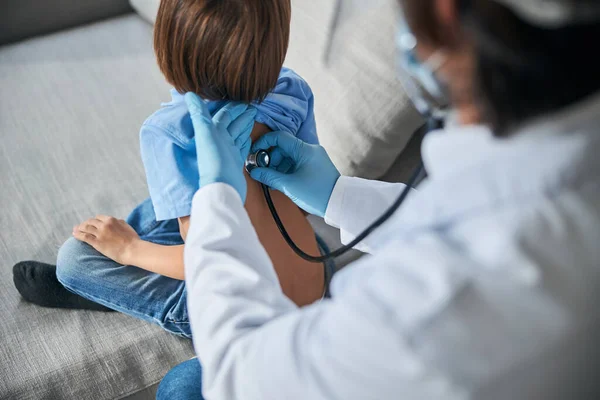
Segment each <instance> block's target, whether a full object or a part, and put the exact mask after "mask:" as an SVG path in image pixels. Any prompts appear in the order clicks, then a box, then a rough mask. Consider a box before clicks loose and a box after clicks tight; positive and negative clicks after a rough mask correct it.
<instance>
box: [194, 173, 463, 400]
mask: <svg viewBox="0 0 600 400" xmlns="http://www.w3.org/2000/svg"><path fill="white" fill-rule="evenodd" d="M191 218H192V222H191V227H190V230H189V233H188V240H187V242H186V247H185V272H186V285H187V290H188V293H187V296H188V313H189V317H190V322H191V328H192V335H193V338H194V346H195V350H196V353H197V355H198V357H199V360H200V363H201V365H202V371H203V372H202V385H203V393H204V396H205V398H209V399H214V400H218V399H236V400H265V399H287V400H293V399H302V400H304V399H312V400H321V399H322V400H325V399H326V400H337V399H339V400H342V399H343V400H353V399H356V400H358V399H367V398H369V399H379V398H381V399H383V398H397V397H398V396H401V397H402V396H404V395H406V398H438V397H439V393H437V392H436V391H437V390H439V380H438V378H436V377H435V376H432V375H429V373H428V372H427V371H423V367H422V366H421V365H420V363H419V361H418V359H417V357H416V355H415V354H414V351H413V350H412V349H411V348H410V346H409V345H408V344H407V343H405V342H404V341H403V340H400V339H401V338H400V337H399V336H398V334H397V333H396V332H395V331H394V329H393V327H392V326H391V325H390V315H392V314H390V312H391V311H392V310H394V309H395V308H394V307H396V308H397V306H398V305H397V304H394V307H388V306H383V305H382V304H380V303H382V302H383V303H385V302H386V301H385V296H379V295H378V293H379V292H378V291H377V290H374V288H373V287H366V288H365V287H356V290H347V291H346V292H347V293H346V294H345V295H342V296H340V298H336V299H335V300H324V301H322V302H320V303H318V304H313V305H311V306H308V307H304V308H302V309H298V308H297V307H296V306H295V305H294V304H293V303H292V302H291V301H290V300H289V299H288V298H286V297H285V295H284V294H283V292H282V290H281V288H280V287H279V284H278V281H277V276H276V274H275V272H274V269H273V266H272V264H271V262H270V260H269V258H268V256H267V253H266V252H265V250H264V249H263V247H262V246H261V245H260V243H259V241H258V238H257V235H256V233H255V231H254V228H253V226H252V225H251V223H250V220H249V218H248V216H247V213H246V211H245V210H244V208H243V205H242V202H241V201H240V197H239V195H238V194H237V193H236V192H235V190H234V189H233V188H231V187H230V186H228V185H225V184H213V185H208V186H206V187H204V188H202V189H200V190H199V191H198V193H197V194H196V195H195V198H194V201H193V208H192V216H191ZM384 270H385V271H387V269H384ZM384 281H387V280H386V279H384ZM360 282H363V283H365V281H364V280H360ZM365 291H366V292H365ZM409 292H410V291H409ZM394 293H396V291H395V290H394ZM409 304H414V303H412V302H411V303H409ZM392 325H393V324H392ZM198 379H200V377H199V378H198ZM446 398H453V397H452V396H450V397H446Z"/></svg>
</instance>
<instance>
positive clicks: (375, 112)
mask: <svg viewBox="0 0 600 400" xmlns="http://www.w3.org/2000/svg"><path fill="white" fill-rule="evenodd" d="M383 3H385V2H383ZM135 5H136V8H137V9H138V10H142V9H143V10H144V11H143V12H142V14H143V15H145V17H146V19H143V18H141V17H140V16H139V15H138V14H136V13H134V12H133V9H132V8H131V7H130V5H129V4H128V2H127V1H125V0H96V1H94V2H81V1H79V0H45V1H41V0H27V1H19V0H8V1H4V2H3V5H2V11H0V27H2V28H1V31H0V45H1V46H0V88H1V89H2V95H1V97H0V179H1V187H2V190H1V191H0V226H1V227H2V230H0V319H1V320H2V323H1V324H0V399H121V398H131V399H133V398H139V399H143V398H153V396H154V390H155V387H156V384H157V382H159V381H160V379H161V378H162V377H163V376H164V374H165V373H166V372H167V371H168V370H169V369H170V368H171V367H173V366H174V365H176V364H177V363H179V362H181V361H183V360H186V359H188V358H190V357H192V356H193V351H192V346H191V343H190V341H189V340H185V339H181V338H178V337H175V336H172V335H169V334H167V333H165V332H163V331H162V330H161V329H160V328H158V327H157V326H153V325H150V324H147V323H144V322H141V321H138V320H135V319H133V318H131V317H127V316H125V315H119V314H116V313H110V314H106V313H98V312H96V313H94V312H83V311H65V310H54V309H44V308H39V307H35V306H32V305H30V304H27V303H25V302H23V301H22V300H21V299H20V297H19V295H18V293H17V291H16V290H15V289H14V286H13V283H12V273H11V267H12V265H13V264H15V263H16V262H18V261H21V260H25V259H36V260H40V261H45V262H50V263H52V262H54V261H55V258H56V253H57V249H58V247H59V246H60V245H61V243H62V242H63V241H64V240H65V239H66V238H67V237H69V235H70V232H71V227H72V226H73V225H74V224H75V223H77V222H80V221H81V220H83V219H84V218H87V217H89V216H92V215H95V214H97V213H105V214H110V215H115V216H121V217H124V216H125V215H127V213H128V212H129V211H130V210H131V209H132V208H133V207H134V206H135V205H136V204H137V203H138V202H140V201H141V200H143V199H144V198H145V197H147V195H148V194H147V188H146V182H145V178H144V171H143V168H142V165H141V161H140V157H139V148H138V130H139V127H140V125H141V123H142V122H143V120H144V119H145V118H146V117H147V116H148V115H149V114H150V113H152V112H153V111H154V110H155V109H157V108H158V107H159V106H160V103H161V102H162V101H165V100H168V97H169V86H168V85H167V84H166V82H165V81H164V79H163V77H162V76H161V74H160V73H159V71H158V68H157V67H156V65H155V62H154V55H153V52H152V47H151V43H152V37H151V32H152V27H151V24H150V23H149V21H148V20H151V19H152V18H151V17H152V12H151V11H148V10H152V9H153V7H155V6H156V1H155V0H154V1H137V2H135ZM388 5H389V4H388ZM382 7H383V6H382ZM333 9H334V1H333V0H331V1H323V0H297V1H294V21H293V32H292V43H291V49H290V54H289V57H288V60H287V62H286V64H287V65H288V66H290V67H292V68H294V69H296V70H297V71H298V72H299V73H300V74H302V75H303V76H304V77H305V78H306V79H307V80H308V82H309V83H311V85H312V86H313V90H314V91H315V95H316V99H317V100H316V102H317V104H316V114H317V122H318V126H319V135H320V137H321V140H322V142H323V144H324V145H325V146H326V147H327V149H328V151H330V152H331V154H332V156H333V158H334V161H335V162H336V164H338V167H339V168H340V169H341V170H342V171H343V172H344V173H346V174H351V175H356V176H364V177H369V178H376V177H382V176H383V177H384V178H385V179H388V180H403V179H405V178H406V174H407V171H408V170H409V169H410V168H411V167H412V166H413V165H414V164H415V163H416V161H417V160H418V158H419V156H418V147H419V138H418V136H415V137H413V135H412V133H413V132H414V131H415V129H416V128H418V127H419V126H420V125H421V124H422V121H421V120H420V118H419V117H418V115H417V114H416V112H415V111H414V110H413V109H412V107H410V106H409V105H408V102H407V99H406V98H405V97H404V96H403V94H402V88H401V87H400V86H399V84H398V83H397V82H394V81H390V78H389V76H391V75H393V70H394V67H393V64H392V60H393V54H392V50H391V49H392V46H391V41H390V42H389V43H390V45H382V44H381V43H383V42H385V43H388V42H386V41H385V40H384V38H390V37H391V34H392V29H391V27H392V26H393V18H392V16H391V15H389V14H390V13H389V12H388V10H387V9H386V8H385V7H384V8H375V9H374V10H372V12H371V13H369V14H368V15H365V16H364V18H362V19H361V20H362V23H363V24H364V26H363V24H361V25H360V26H357V27H353V30H352V32H349V31H347V32H345V33H344V35H346V36H347V40H346V41H344V40H342V41H341V42H340V43H341V44H340V46H339V47H338V49H337V51H338V53H339V55H337V56H336V57H335V58H334V60H333V61H331V62H330V63H329V64H327V65H325V64H324V61H323V58H322V57H321V56H320V55H322V53H323V49H324V48H325V46H326V42H327V39H328V35H329V31H328V26H329V22H330V19H331V16H332V13H333ZM149 16H150V17H149ZM66 28H68V29H66ZM341 29H342V32H343V29H346V28H344V27H342V28H341ZM411 137H413V139H412V141H410V143H409V140H410V138H411ZM407 144H408V146H407ZM311 222H312V223H313V224H314V225H315V227H316V229H317V231H318V232H319V233H320V234H321V235H323V236H325V237H326V239H327V241H328V242H329V244H330V245H332V246H336V245H337V244H338V243H339V242H338V239H337V236H338V235H337V232H336V231H335V230H334V229H331V228H328V227H326V226H325V225H324V224H323V222H322V221H320V220H318V219H312V220H311ZM358 256H359V254H357V253H354V254H351V255H350V256H349V257H347V258H346V259H344V260H342V262H341V263H340V264H341V265H343V264H345V263H347V262H348V261H349V260H351V259H353V258H355V257H358Z"/></svg>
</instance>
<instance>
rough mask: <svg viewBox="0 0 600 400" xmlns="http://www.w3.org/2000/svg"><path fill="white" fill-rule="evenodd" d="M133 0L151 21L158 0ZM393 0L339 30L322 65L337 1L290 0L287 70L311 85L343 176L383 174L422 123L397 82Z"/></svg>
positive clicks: (324, 138)
mask: <svg viewBox="0 0 600 400" xmlns="http://www.w3.org/2000/svg"><path fill="white" fill-rule="evenodd" d="M347 1H350V0H344V1H343V3H344V2H347ZM130 2H131V5H132V6H133V7H134V8H135V9H136V10H137V11H138V12H139V13H140V15H142V16H143V17H144V18H145V19H147V20H148V21H151V22H152V21H154V20H155V17H156V12H157V9H158V4H159V0H130ZM395 2H396V1H395V0H377V1H375V2H373V3H372V4H373V6H372V7H371V8H370V9H369V10H368V11H367V12H365V13H364V14H363V15H361V16H360V17H357V18H355V19H353V20H352V22H351V23H348V24H345V25H342V26H340V29H339V30H337V31H336V35H335V46H334V48H333V51H332V53H331V54H330V56H331V57H330V62H329V63H325V61H324V57H325V55H326V54H325V53H326V49H327V43H328V41H329V36H330V29H329V28H330V25H331V21H332V19H333V17H334V13H335V9H336V7H335V6H336V4H335V3H336V2H335V0H292V4H293V15H292V32H291V40H290V49H289V52H288V56H287V60H286V65H287V66H288V67H290V68H292V69H294V70H295V71H296V72H298V73H299V74H300V75H302V76H303V77H304V78H305V79H306V80H307V81H308V83H309V84H310V85H311V87H312V89H313V91H314V93H315V115H316V118H317V128H318V134H319V138H320V140H321V143H322V144H323V146H324V147H325V148H326V149H327V151H328V153H329V154H330V156H331V158H332V159H333V161H334V163H335V164H336V165H337V167H338V168H339V169H340V171H341V172H342V173H343V174H346V175H355V176H361V177H366V178H379V177H381V176H382V175H383V174H384V173H385V172H386V171H387V170H388V169H389V168H390V166H391V165H392V164H393V162H394V160H396V158H397V157H398V155H399V154H400V153H401V152H402V151H403V150H404V148H405V147H406V144H407V143H408V140H409V139H410V137H411V136H412V134H413V132H414V131H415V130H416V129H417V128H418V127H419V126H420V125H422V123H423V121H422V119H421V117H420V116H419V114H418V113H417V112H416V110H415V109H414V108H413V107H412V104H411V103H410V101H409V100H408V98H407V96H406V95H405V93H404V90H403V88H402V85H401V84H400V83H399V82H398V80H397V79H396V69H395V64H394V61H395V50H394V39H393V38H394V27H395V22H396V20H395V13H394V7H395Z"/></svg>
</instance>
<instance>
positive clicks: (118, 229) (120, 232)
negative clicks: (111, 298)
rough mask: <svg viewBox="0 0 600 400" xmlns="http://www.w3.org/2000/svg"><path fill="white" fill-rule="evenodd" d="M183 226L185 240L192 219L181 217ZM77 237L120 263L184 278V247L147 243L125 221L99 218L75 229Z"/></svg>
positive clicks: (104, 217)
mask: <svg viewBox="0 0 600 400" xmlns="http://www.w3.org/2000/svg"><path fill="white" fill-rule="evenodd" d="M179 227H180V231H181V234H182V237H184V238H185V236H186V235H187V228H188V227H189V217H183V218H180V220H179ZM73 236H74V237H75V238H76V239H78V240H81V241H82V242H85V243H87V244H89V245H90V246H92V247H93V248H95V249H96V250H97V251H99V252H100V253H102V254H103V255H105V256H106V257H108V258H110V259H112V260H115V261H116V262H118V263H119V264H122V265H134V266H136V267H139V268H142V269H145V270H147V271H150V272H154V273H157V274H160V275H164V276H167V277H169V278H173V279H178V280H183V279H184V274H183V245H179V246H162V245H159V244H155V243H151V242H147V241H144V240H142V239H140V237H139V236H138V234H137V233H136V232H135V230H134V229H133V228H132V227H131V226H129V225H128V224H127V222H125V221H123V220H119V219H116V218H113V217H107V216H104V215H98V216H97V217H96V218H91V219H89V220H87V221H85V222H83V223H81V224H80V225H77V226H75V227H74V228H73ZM184 240H185V239H184Z"/></svg>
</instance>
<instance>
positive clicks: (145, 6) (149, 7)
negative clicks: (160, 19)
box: [129, 0, 160, 24]
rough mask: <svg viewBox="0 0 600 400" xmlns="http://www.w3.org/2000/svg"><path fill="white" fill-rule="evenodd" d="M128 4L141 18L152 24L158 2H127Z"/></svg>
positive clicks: (135, 0) (131, 0) (133, 0)
mask: <svg viewBox="0 0 600 400" xmlns="http://www.w3.org/2000/svg"><path fill="white" fill-rule="evenodd" d="M129 4H131V7H133V9H134V10H135V11H136V12H137V13H138V14H140V16H141V17H142V18H144V19H145V20H146V21H148V22H150V23H151V24H154V22H155V21H156V14H157V13H158V6H159V4H160V0H129Z"/></svg>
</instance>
